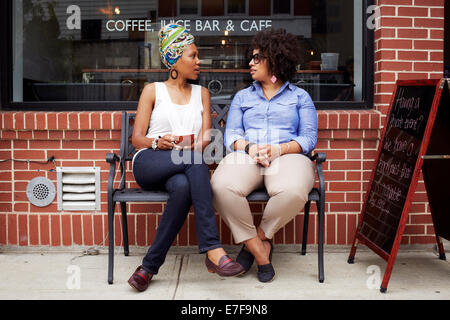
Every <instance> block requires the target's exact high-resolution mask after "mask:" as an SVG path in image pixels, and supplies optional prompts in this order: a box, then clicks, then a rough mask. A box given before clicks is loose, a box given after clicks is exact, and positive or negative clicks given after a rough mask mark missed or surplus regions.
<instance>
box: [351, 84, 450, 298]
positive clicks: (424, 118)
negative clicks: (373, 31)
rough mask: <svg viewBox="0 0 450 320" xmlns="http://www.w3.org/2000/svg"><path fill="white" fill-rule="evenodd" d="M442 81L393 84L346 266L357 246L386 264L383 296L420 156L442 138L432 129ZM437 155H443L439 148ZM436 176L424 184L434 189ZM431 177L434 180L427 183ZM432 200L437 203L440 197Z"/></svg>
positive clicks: (410, 199)
mask: <svg viewBox="0 0 450 320" xmlns="http://www.w3.org/2000/svg"><path fill="white" fill-rule="evenodd" d="M445 83H446V81H444V80H442V81H439V80H418V81H397V83H396V86H395V91H394V94H393V96H392V100H391V105H390V108H389V113H388V117H387V120H386V125H385V126H384V129H383V134H382V140H381V143H380V146H379V149H378V154H377V159H376V162H375V168H374V170H373V171H372V175H371V179H370V186H369V189H368V192H367V194H366V199H365V202H364V205H363V208H362V211H361V217H360V221H359V224H358V228H357V230H356V233H355V238H354V241H353V246H352V249H351V252H350V256H349V259H348V262H349V263H353V262H354V257H355V253H356V246H357V245H358V242H361V243H363V244H365V245H367V246H368V247H369V248H371V249H372V250H373V251H374V252H375V253H377V254H378V255H379V256H381V257H382V258H383V259H385V260H386V261H388V266H387V268H386V271H385V276H384V279H383V283H382V285H381V291H382V292H385V291H386V289H387V284H388V281H389V278H390V275H391V272H392V268H393V265H394V261H395V258H396V255H397V251H398V248H399V246H400V243H401V237H402V234H403V230H404V228H405V225H406V222H407V218H408V214H409V208H410V206H411V202H412V198H413V196H414V192H415V189H416V186H417V182H418V178H419V173H420V170H421V168H422V165H423V161H424V160H423V158H422V156H423V155H424V154H425V152H427V149H428V144H429V142H430V136H431V134H432V133H435V134H436V135H438V136H439V135H442V132H441V133H438V132H437V131H433V126H434V122H435V119H436V114H437V111H438V107H439V102H440V99H441V95H442V88H443V84H445ZM441 109H444V107H443V108H441ZM447 109H448V108H447ZM445 112H448V111H444V113H445ZM447 114H448V113H447ZM447 121H448V118H447ZM441 124H442V126H445V127H446V128H447V130H448V127H450V126H449V123H448V122H447V123H446V124H444V122H441ZM447 134H448V136H447V140H446V141H442V140H441V143H447V145H448V142H449V141H450V132H447V133H445V135H447ZM435 151H436V152H441V151H442V148H440V149H439V150H435ZM449 151H450V150H449ZM448 154H450V152H449V153H448ZM447 171H448V170H447ZM435 175H436V173H435V172H432V173H430V175H429V176H428V181H430V183H431V184H433V185H434V184H435V182H434V181H433V182H431V180H432V179H439V178H438V177H436V176H435ZM431 176H432V177H433V178H431V179H430V177H431ZM424 179H425V178H424ZM441 183H442V180H441ZM437 187H438V186H436V187H435V188H437ZM427 191H428V189H427ZM433 193H434V192H433ZM436 194H438V193H436ZM436 199H437V198H436ZM436 201H437V202H439V201H440V199H438V200H436ZM430 205H431V204H430ZM447 216H448V215H447ZM437 239H438V244H440V251H441V253H442V254H443V247H442V243H441V242H440V240H439V237H437Z"/></svg>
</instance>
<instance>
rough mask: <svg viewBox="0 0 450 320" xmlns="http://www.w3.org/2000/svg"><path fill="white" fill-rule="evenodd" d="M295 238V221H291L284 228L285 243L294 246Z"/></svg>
mask: <svg viewBox="0 0 450 320" xmlns="http://www.w3.org/2000/svg"><path fill="white" fill-rule="evenodd" d="M294 237H295V234H294V220H291V221H289V222H288V223H287V224H286V225H285V226H284V243H285V244H294V243H295V241H294Z"/></svg>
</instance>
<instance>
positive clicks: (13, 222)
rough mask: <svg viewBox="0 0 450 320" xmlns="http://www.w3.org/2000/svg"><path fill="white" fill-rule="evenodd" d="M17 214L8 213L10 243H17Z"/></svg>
mask: <svg viewBox="0 0 450 320" xmlns="http://www.w3.org/2000/svg"><path fill="white" fill-rule="evenodd" d="M17 236H18V235H17V215H15V214H8V244H10V245H17Z"/></svg>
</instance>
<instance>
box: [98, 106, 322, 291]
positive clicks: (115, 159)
mask: <svg viewBox="0 0 450 320" xmlns="http://www.w3.org/2000/svg"><path fill="white" fill-rule="evenodd" d="M229 104H230V100H216V101H214V102H213V103H212V105H211V109H212V113H213V115H212V127H213V128H214V129H218V130H220V131H221V133H222V135H219V139H221V140H220V141H217V142H218V143H221V144H220V145H221V146H223V141H222V140H223V133H224V131H225V122H226V115H227V112H228V108H229ZM135 116H136V114H135V113H127V112H125V111H123V112H122V129H121V130H122V132H121V133H122V134H121V145H120V156H119V155H116V154H114V153H108V154H107V155H106V161H107V162H108V163H110V170H109V177H108V242H109V260H108V283H109V284H112V283H113V269H114V211H115V205H116V203H117V202H119V203H120V208H121V211H122V233H123V244H124V254H125V256H128V254H129V246H128V226H127V208H126V203H127V202H166V201H167V200H168V198H169V195H168V194H167V192H165V191H146V190H142V189H136V188H126V174H125V173H126V163H127V161H131V160H132V159H133V155H134V153H135V152H136V150H135V148H134V146H133V145H132V143H131V136H132V133H133V124H134V118H135ZM213 139H214V138H213ZM219 156H221V155H219ZM309 158H310V159H311V160H312V161H315V163H316V170H317V177H318V180H319V188H313V189H312V190H311V192H310V193H309V198H308V202H307V203H306V205H305V210H304V223H303V239H302V249H301V254H302V255H305V254H306V245H307V239H308V221H309V209H310V205H311V201H315V202H316V204H317V211H318V220H319V221H318V222H319V239H318V266H319V281H320V282H323V281H324V268H323V239H324V222H325V221H324V220H325V181H324V176H323V172H322V163H323V162H324V161H325V160H326V155H325V153H320V152H319V153H316V154H314V155H312V156H311V155H309ZM206 162H207V163H208V161H206ZM116 163H119V166H120V182H119V187H118V188H114V177H115V175H116ZM247 199H248V201H252V202H264V201H267V200H269V195H268V194H267V192H266V190H265V189H262V190H256V191H254V192H252V193H251V194H250V195H249V196H248V197H247Z"/></svg>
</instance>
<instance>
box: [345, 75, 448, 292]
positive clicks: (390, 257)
mask: <svg viewBox="0 0 450 320" xmlns="http://www.w3.org/2000/svg"><path fill="white" fill-rule="evenodd" d="M449 85H450V84H448V83H447V79H442V80H398V81H397V82H396V84H395V89H394V94H393V95H392V98H391V103H390V108H389V112H388V117H387V119H386V125H385V126H384V128H383V133H382V135H381V141H380V144H379V147H378V152H377V157H376V162H375V167H374V169H373V170H372V174H371V178H370V180H369V181H371V183H370V185H369V188H368V190H367V193H366V196H365V201H364V204H363V207H362V210H361V214H360V218H359V222H358V227H357V230H356V232H355V236H354V239H353V244H352V248H351V251H350V255H349V258H348V261H347V262H348V263H350V264H353V263H354V258H355V254H356V249H357V245H358V244H359V243H362V244H364V245H366V246H367V247H369V248H370V249H371V250H373V251H374V252H375V253H376V254H378V255H379V256H380V257H381V258H383V259H384V260H386V261H387V267H386V270H385V272H384V277H383V281H382V283H381V288H380V291H381V292H382V293H385V292H386V291H387V286H388V283H389V279H390V276H391V273H392V269H393V267H394V263H395V259H396V257H397V253H398V249H399V247H400V244H401V240H402V235H403V232H404V229H405V226H406V223H407V221H408V215H409V210H410V207H411V203H412V199H413V197H414V193H415V190H416V187H417V183H418V180H419V174H420V171H421V169H422V166H423V161H424V159H423V156H424V155H425V153H426V151H427V148H428V144H429V141H430V136H431V133H432V130H433V125H434V121H435V119H436V114H437V111H438V108H439V103H440V100H441V96H442V91H443V89H444V87H445V86H449ZM402 86H403V87H405V86H428V87H433V86H434V87H435V93H434V97H433V103H432V106H431V110H430V113H429V117H428V121H427V125H426V128H425V132H424V135H423V138H422V142H421V145H420V151H419V154H418V156H417V161H416V164H415V167H414V172H413V175H412V179H411V183H410V185H409V189H408V193H407V196H406V200H405V203H404V206H403V210H402V214H401V218H400V221H399V224H398V228H397V232H396V235H395V239H394V243H393V245H392V249H391V250H390V253H388V252H386V251H385V250H383V249H382V248H380V247H379V246H378V245H377V244H375V243H374V242H372V241H371V240H369V239H368V238H367V237H365V236H364V235H363V234H362V233H361V232H360V231H361V226H362V224H363V221H364V213H365V212H366V206H367V203H368V201H369V195H370V192H371V189H372V187H373V180H374V177H375V173H376V171H377V167H378V164H379V161H380V154H381V151H382V148H383V142H384V138H385V135H386V131H387V128H388V127H389V120H390V118H391V115H392V111H393V107H394V102H395V99H396V97H397V92H398V90H399V87H402ZM436 240H437V244H438V248H439V257H440V259H441V260H445V251H444V247H443V243H442V240H441V238H440V237H439V236H436Z"/></svg>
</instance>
